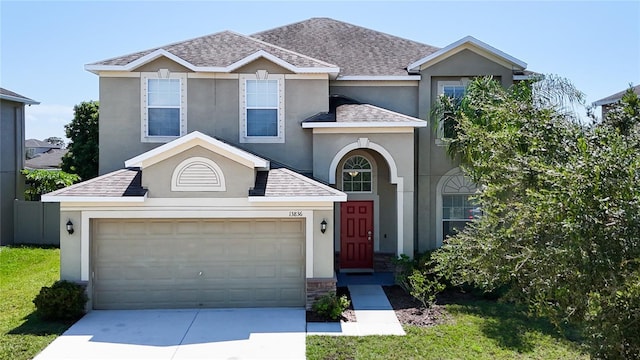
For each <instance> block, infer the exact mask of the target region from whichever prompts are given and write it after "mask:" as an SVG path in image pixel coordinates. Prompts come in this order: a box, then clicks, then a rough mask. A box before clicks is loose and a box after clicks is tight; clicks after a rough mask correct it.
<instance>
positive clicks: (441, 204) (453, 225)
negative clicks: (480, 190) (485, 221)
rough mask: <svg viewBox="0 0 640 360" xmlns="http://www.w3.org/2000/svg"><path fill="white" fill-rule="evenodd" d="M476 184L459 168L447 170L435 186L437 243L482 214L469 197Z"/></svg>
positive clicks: (473, 192)
mask: <svg viewBox="0 0 640 360" xmlns="http://www.w3.org/2000/svg"><path fill="white" fill-rule="evenodd" d="M476 189H477V188H476V185H475V184H474V183H473V182H472V181H471V179H469V178H468V177H466V176H464V174H463V173H462V171H461V170H460V169H459V168H455V169H452V170H451V171H449V172H447V173H446V174H445V175H444V176H442V178H440V181H438V185H437V187H436V191H437V197H436V217H437V224H436V225H437V226H436V240H437V245H438V246H440V245H442V241H443V240H444V239H446V238H447V237H448V236H451V235H454V234H455V233H457V232H458V231H460V230H462V229H463V228H464V227H465V226H466V225H467V224H468V223H469V222H470V221H472V220H473V219H475V218H477V217H478V216H480V215H481V214H482V212H481V210H480V208H479V207H478V205H477V204H475V203H474V202H473V201H472V200H471V197H472V196H473V195H474V194H475V193H476Z"/></svg>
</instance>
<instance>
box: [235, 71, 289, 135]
mask: <svg viewBox="0 0 640 360" xmlns="http://www.w3.org/2000/svg"><path fill="white" fill-rule="evenodd" d="M240 98H241V99H242V100H241V104H240V112H241V115H240V117H241V121H240V142H244V143H282V142H284V76H283V75H270V74H268V73H267V72H266V71H263V70H259V71H258V72H257V73H256V75H242V76H241V77H240Z"/></svg>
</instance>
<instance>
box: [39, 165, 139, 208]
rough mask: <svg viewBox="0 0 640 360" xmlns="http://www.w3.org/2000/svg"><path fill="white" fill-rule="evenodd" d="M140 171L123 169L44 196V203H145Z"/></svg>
mask: <svg viewBox="0 0 640 360" xmlns="http://www.w3.org/2000/svg"><path fill="white" fill-rule="evenodd" d="M146 194H147V190H146V189H144V188H143V187H142V172H141V171H140V169H121V170H116V171H114V172H110V173H108V174H104V175H102V176H99V177H97V178H93V179H91V180H87V181H83V182H81V183H77V184H74V185H71V186H69V187H66V188H64V189H60V190H56V191H53V192H50V193H48V194H44V195H42V198H41V199H42V201H44V202H65V201H76V202H83V201H94V200H95V199H97V198H99V199H101V200H102V201H113V202H116V201H126V202H130V201H144V198H145V197H146Z"/></svg>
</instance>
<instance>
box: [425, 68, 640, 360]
mask: <svg viewBox="0 0 640 360" xmlns="http://www.w3.org/2000/svg"><path fill="white" fill-rule="evenodd" d="M556 80H557V79H556ZM558 83H560V84H562V86H557V85H558ZM543 86H549V87H550V89H547V90H548V91H540V90H538V89H536V88H537V87H543ZM554 91H556V92H558V93H559V94H562V93H569V97H568V98H567V97H564V98H563V97H562V96H560V97H555V96H549V94H553V93H554ZM575 95H578V96H575ZM579 95H580V93H579V92H575V88H573V87H572V86H569V85H568V83H565V82H563V81H559V82H557V81H556V82H552V83H549V84H547V85H545V84H544V83H533V84H531V83H528V84H527V83H520V84H517V85H514V86H513V87H511V88H510V89H504V88H502V87H501V86H500V85H499V84H498V83H497V82H495V81H493V80H492V79H490V78H483V79H477V80H475V81H473V82H472V83H471V84H470V86H469V88H468V90H467V94H466V95H465V98H464V99H463V100H462V102H461V103H460V106H459V107H457V108H455V109H454V116H455V119H456V121H457V125H456V138H455V139H453V140H452V142H451V146H450V149H449V150H450V152H451V154H452V156H455V157H457V158H458V159H460V161H461V163H462V166H463V168H464V169H465V171H466V172H467V174H468V175H469V176H471V178H473V179H474V180H475V181H476V182H477V183H478V184H480V185H481V186H480V188H481V191H480V193H479V194H477V201H478V202H479V204H480V206H481V208H482V211H483V215H482V216H481V217H480V218H479V219H478V220H477V221H475V222H473V223H472V224H471V225H470V226H468V227H467V228H466V229H465V230H463V231H462V232H460V233H459V234H457V235H456V236H453V237H451V238H449V239H447V240H446V242H445V245H444V246H443V247H442V248H441V249H440V250H439V251H437V252H436V253H435V254H434V255H433V256H434V259H435V260H436V262H437V264H438V265H437V267H438V271H440V272H441V274H444V275H446V276H447V277H448V278H450V279H451V280H452V281H453V282H455V283H471V284H473V285H476V286H479V287H481V288H483V289H485V290H494V289H497V288H499V287H505V286H506V287H508V289H509V290H508V292H507V294H506V297H507V299H510V300H514V301H517V302H521V303H524V304H526V305H528V306H529V307H530V309H531V310H532V311H534V312H536V313H537V314H541V315H545V316H548V317H549V318H550V319H552V320H553V321H554V322H555V323H556V324H561V323H564V322H571V323H575V324H578V325H580V326H581V327H582V328H583V329H584V330H585V335H586V337H587V341H589V343H590V345H591V352H592V355H593V356H594V357H596V358H619V359H630V358H640V216H639V215H638V214H640V187H638V184H640V151H639V149H640V129H639V127H640V125H639V124H640V117H638V114H639V113H640V111H638V110H639V108H638V101H637V96H635V94H633V95H631V94H630V93H629V92H628V93H627V95H625V97H624V98H623V100H622V103H621V104H620V108H619V109H617V110H614V111H612V112H610V113H609V114H608V115H607V118H606V119H605V120H604V121H603V122H602V123H600V124H598V125H591V126H589V125H583V124H582V123H580V122H578V121H576V117H575V115H573V113H572V112H571V111H570V109H569V108H568V107H567V106H566V105H565V104H566V102H565V100H566V99H570V100H575V99H577V100H580V99H581V96H579Z"/></svg>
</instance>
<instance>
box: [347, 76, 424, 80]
mask: <svg viewBox="0 0 640 360" xmlns="http://www.w3.org/2000/svg"><path fill="white" fill-rule="evenodd" d="M420 79H422V76H420V75H378V76H375V75H345V76H338V77H337V78H336V80H335V81H420Z"/></svg>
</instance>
